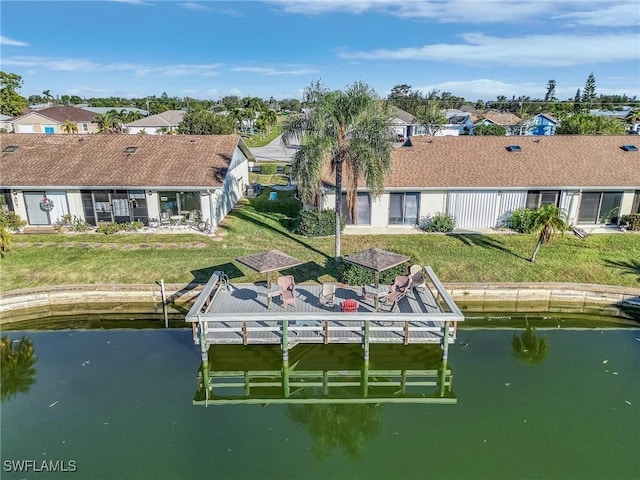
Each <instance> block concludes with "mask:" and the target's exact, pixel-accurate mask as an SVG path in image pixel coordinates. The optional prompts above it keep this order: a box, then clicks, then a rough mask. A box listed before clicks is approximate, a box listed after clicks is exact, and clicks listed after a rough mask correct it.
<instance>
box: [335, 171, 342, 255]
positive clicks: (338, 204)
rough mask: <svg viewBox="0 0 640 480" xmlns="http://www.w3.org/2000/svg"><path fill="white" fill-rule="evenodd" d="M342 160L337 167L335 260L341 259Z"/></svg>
mask: <svg viewBox="0 0 640 480" xmlns="http://www.w3.org/2000/svg"><path fill="white" fill-rule="evenodd" d="M341 214H342V159H340V160H339V161H338V163H337V165H336V252H335V258H336V260H338V259H339V258H340V231H341V230H342V228H341V227H342V225H341V223H342V222H341V217H342V215H341Z"/></svg>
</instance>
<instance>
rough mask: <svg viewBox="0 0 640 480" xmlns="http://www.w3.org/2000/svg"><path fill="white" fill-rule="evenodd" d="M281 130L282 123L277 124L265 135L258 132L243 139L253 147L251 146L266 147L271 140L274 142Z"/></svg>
mask: <svg viewBox="0 0 640 480" xmlns="http://www.w3.org/2000/svg"><path fill="white" fill-rule="evenodd" d="M281 131H282V129H281V128H280V125H276V126H275V127H273V128H272V129H271V131H270V132H269V134H265V135H263V134H256V135H254V136H253V137H251V138H249V137H243V140H244V143H246V144H247V146H248V147H251V148H255V147H264V146H265V145H268V144H270V143H271V142H273V141H274V140H275V139H276V137H277V136H278V135H280V133H281Z"/></svg>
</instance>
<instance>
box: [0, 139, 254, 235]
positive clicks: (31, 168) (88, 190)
mask: <svg viewBox="0 0 640 480" xmlns="http://www.w3.org/2000/svg"><path fill="white" fill-rule="evenodd" d="M0 139H1V141H2V150H1V153H0V158H1V161H2V177H1V178H0V193H1V194H2V195H3V197H4V200H5V204H6V205H7V206H8V208H9V209H10V210H13V211H15V212H16V213H17V214H18V215H20V216H21V217H22V218H23V219H26V220H27V222H28V226H30V227H47V226H51V225H53V224H54V223H55V222H56V221H58V220H60V219H61V218H62V217H63V216H65V215H68V214H70V215H72V216H76V217H78V218H81V219H83V220H85V221H86V222H88V223H89V224H90V225H98V224H100V223H103V222H118V223H125V222H130V221H135V220H139V221H142V222H143V223H144V224H145V225H148V224H149V223H153V220H154V219H155V220H157V219H159V218H160V217H161V212H165V214H171V215H181V214H183V213H184V212H186V211H189V212H193V211H198V212H199V213H200V218H201V219H202V221H203V222H206V223H207V224H208V225H210V228H211V230H213V229H215V227H216V226H217V225H218V224H219V223H220V221H221V220H222V219H223V218H224V217H225V215H226V214H227V213H228V212H229V211H230V210H231V208H232V207H233V205H235V203H236V202H237V201H238V199H239V198H240V197H241V196H242V195H243V192H244V190H245V185H247V184H248V183H249V181H248V178H249V175H248V162H249V161H253V155H252V154H251V152H250V151H249V149H248V148H247V146H246V145H245V143H244V141H243V140H242V139H241V138H240V137H239V136H238V135H126V134H113V135H43V134H40V135H38V134H33V135H15V134H1V135H0ZM45 198H46V199H48V200H49V201H51V202H52V208H43V203H42V202H43V199H45Z"/></svg>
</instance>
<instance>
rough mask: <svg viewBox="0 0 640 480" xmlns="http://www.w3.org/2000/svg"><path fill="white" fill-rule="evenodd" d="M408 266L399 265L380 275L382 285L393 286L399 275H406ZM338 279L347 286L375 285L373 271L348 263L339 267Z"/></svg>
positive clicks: (341, 263)
mask: <svg viewBox="0 0 640 480" xmlns="http://www.w3.org/2000/svg"><path fill="white" fill-rule="evenodd" d="M406 274H407V266H406V265H397V266H395V267H393V268H390V269H389V270H385V271H384V272H381V273H380V283H386V284H392V283H393V281H394V279H395V278H396V277H397V276H398V275H406ZM338 279H339V280H340V281H341V282H342V283H346V284H347V285H367V284H369V283H373V282H374V280H375V274H374V272H373V270H370V269H368V268H364V267H360V266H358V265H354V264H352V263H348V262H340V264H339V265H338Z"/></svg>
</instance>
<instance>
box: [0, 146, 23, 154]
mask: <svg viewBox="0 0 640 480" xmlns="http://www.w3.org/2000/svg"><path fill="white" fill-rule="evenodd" d="M18 148H19V147H18V146H17V145H7V146H6V147H4V148H3V149H2V153H13V152H15V151H16V150H18Z"/></svg>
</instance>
